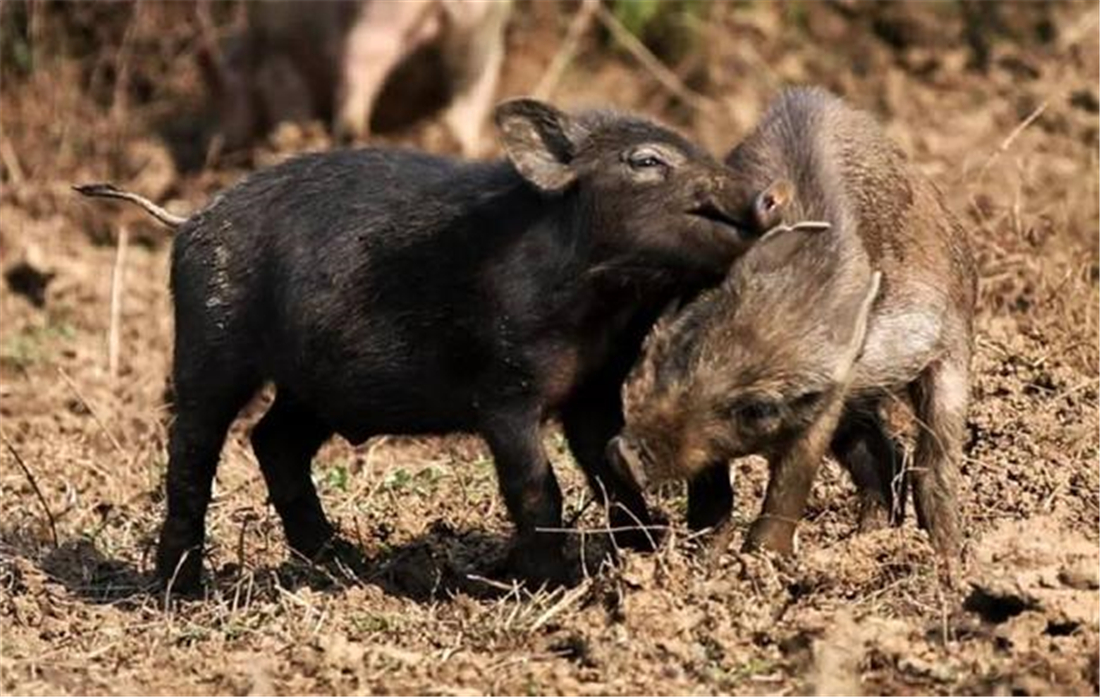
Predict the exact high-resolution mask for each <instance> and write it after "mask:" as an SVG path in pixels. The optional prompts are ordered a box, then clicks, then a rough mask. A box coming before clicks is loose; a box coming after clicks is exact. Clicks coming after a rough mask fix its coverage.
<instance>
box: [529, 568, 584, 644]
mask: <svg viewBox="0 0 1100 697" xmlns="http://www.w3.org/2000/svg"><path fill="white" fill-rule="evenodd" d="M591 586H592V581H591V580H585V581H584V583H582V584H581V585H579V586H577V587H576V588H573V589H572V590H570V591H569V592H568V593H566V594H564V595H563V596H562V597H561V600H559V601H558V602H556V603H554V604H553V606H551V607H550V608H549V609H547V610H546V612H544V613H542V614H541V615H539V617H538V619H536V620H535V621H534V622H532V623H531V628H530V630H529V631H531V632H537V631H538V630H539V627H541V626H543V625H544V624H546V623H547V622H549V621H550V620H551V619H553V618H554V616H555V615H557V614H558V613H560V612H561V611H562V610H564V609H565V608H567V607H569V606H570V605H572V604H573V603H575V602H577V601H578V600H580V599H581V598H583V597H584V596H585V595H586V594H587V593H588V589H589V588H590V587H591Z"/></svg>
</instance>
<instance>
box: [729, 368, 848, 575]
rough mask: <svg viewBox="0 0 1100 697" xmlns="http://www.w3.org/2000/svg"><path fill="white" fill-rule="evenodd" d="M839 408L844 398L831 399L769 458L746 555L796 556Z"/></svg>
mask: <svg viewBox="0 0 1100 697" xmlns="http://www.w3.org/2000/svg"><path fill="white" fill-rule="evenodd" d="M838 392H841V391H840V390H838ZM842 406H843V395H842V394H836V395H834V396H833V398H832V402H831V403H830V405H829V406H828V407H827V408H826V409H825V411H823V412H822V413H821V415H820V416H819V417H818V419H817V421H815V422H814V424H813V425H812V426H810V428H809V429H807V430H806V432H805V433H804V434H802V435H801V436H800V437H799V438H798V439H797V440H795V441H794V442H793V443H792V444H791V445H790V446H789V447H787V448H786V449H784V450H782V451H780V452H779V453H777V454H775V455H773V456H772V457H771V458H769V465H770V469H771V475H770V476H769V477H768V488H767V491H766V492H765V494H764V507H763V510H762V511H761V513H760V516H759V517H758V518H757V519H756V520H755V521H753V524H752V526H751V527H750V528H749V532H748V535H747V536H746V537H745V544H744V549H745V551H747V552H751V551H756V550H762V549H767V550H771V551H773V552H777V553H779V554H783V555H790V554H794V553H795V551H796V550H795V532H796V528H797V527H798V522H799V521H800V520H801V519H802V514H803V512H804V510H805V508H806V500H807V499H808V498H809V496H810V488H811V487H812V486H813V483H814V477H815V476H816V475H817V468H818V466H819V465H820V464H821V459H822V458H823V457H824V456H825V452H826V451H827V450H828V448H829V442H830V440H831V438H832V435H833V432H834V431H835V430H836V426H837V422H838V421H839V418H840V412H841V408H842Z"/></svg>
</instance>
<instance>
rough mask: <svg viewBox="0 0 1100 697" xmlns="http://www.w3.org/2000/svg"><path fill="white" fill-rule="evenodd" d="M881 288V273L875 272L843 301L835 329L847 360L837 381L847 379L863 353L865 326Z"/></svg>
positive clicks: (867, 323)
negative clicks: (839, 333) (839, 334)
mask: <svg viewBox="0 0 1100 697" xmlns="http://www.w3.org/2000/svg"><path fill="white" fill-rule="evenodd" d="M881 287H882V272H880V271H875V272H873V273H872V274H871V277H870V279H869V280H868V282H867V284H866V285H864V286H863V287H862V288H861V289H859V290H857V291H854V292H852V293H851V294H850V295H849V296H848V298H846V299H845V301H844V307H843V308H842V311H841V313H840V316H839V317H838V318H837V329H838V330H839V331H840V332H841V333H842V335H841V336H839V337H838V338H839V339H840V340H841V341H842V342H843V346H844V349H845V355H846V358H847V360H846V361H845V365H844V368H843V373H844V374H843V375H838V376H837V379H838V380H845V379H847V377H848V374H849V372H850V371H851V368H852V366H853V365H854V364H855V362H856V360H857V359H858V358H859V355H860V353H862V351H863V343H864V341H865V340H866V339H867V326H868V325H869V324H870V321H871V308H872V307H874V304H875V300H876V299H877V298H878V295H879V291H880V289H881Z"/></svg>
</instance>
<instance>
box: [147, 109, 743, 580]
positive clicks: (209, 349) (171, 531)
mask: <svg viewBox="0 0 1100 697" xmlns="http://www.w3.org/2000/svg"><path fill="white" fill-rule="evenodd" d="M496 119H497V123H498V126H499V128H500V130H501V133H502V141H503V144H504V146H505V150H506V151H507V152H508V154H509V159H508V160H503V161H498V162H491V163H464V162H460V161H455V160H451V159H447V158H442V157H435V156H431V155H427V154H422V153H417V152H412V151H400V150H386V149H365V150H357V151H342V152H332V153H324V154H314V155H306V156H302V157H298V158H296V159H292V160H290V161H288V162H285V163H283V164H281V165H278V166H276V167H274V168H272V169H269V170H267V171H263V172H259V173H257V174H255V175H253V176H251V177H250V178H248V179H246V180H245V181H243V182H242V183H240V184H239V185H237V186H235V187H234V188H232V189H230V190H228V191H226V192H225V193H223V194H222V195H220V196H218V197H217V198H216V199H215V200H214V201H213V202H212V203H211V204H210V205H209V206H208V207H207V208H205V209H204V210H201V211H199V212H198V213H196V214H195V215H194V216H192V217H191V218H190V219H189V220H187V221H186V222H185V223H184V224H183V225H182V226H181V227H180V228H179V230H178V233H177V236H176V239H175V245H174V248H173V254H172V291H173V296H174V302H175V318H176V344H175V358H174V375H173V377H174V382H175V390H176V403H175V407H176V419H175V422H174V425H173V428H172V433H171V443H170V453H169V455H170V458H169V460H170V462H169V468H168V482H167V490H168V514H167V519H166V521H165V524H164V529H163V532H162V535H161V540H160V547H159V550H158V556H157V570H158V573H159V575H160V576H161V577H162V578H163V579H166V580H173V584H174V587H176V588H187V587H194V586H195V585H197V583H198V581H199V577H200V570H201V550H202V544H203V536H204V518H205V513H206V508H207V505H208V502H209V498H210V485H211V480H212V478H213V475H214V471H215V468H216V466H217V462H218V457H219V453H220V450H221V447H222V443H223V440H224V437H225V433H226V430H227V429H228V427H229V425H230V423H231V422H232V421H233V420H234V418H235V417H236V415H237V412H238V411H239V409H240V408H241V407H242V406H243V405H244V404H245V403H246V402H247V401H248V400H249V399H250V398H251V397H252V396H253V395H254V394H255V393H256V391H257V390H258V389H259V388H260V387H261V386H262V385H263V384H265V383H267V382H270V383H274V385H275V387H276V397H275V402H274V404H273V406H272V407H271V409H270V410H269V411H268V412H267V414H266V415H265V416H264V417H263V419H262V420H261V421H260V423H259V424H258V425H257V427H256V429H255V430H254V432H253V434H252V442H253V446H254V450H255V452H256V455H257V457H258V459H259V461H260V466H261V468H262V470H263V475H264V478H265V480H266V482H267V485H268V489H269V492H270V496H271V500H272V502H273V503H274V505H275V507H276V509H277V511H278V513H279V515H280V516H281V518H282V520H283V522H284V527H285V530H286V533H287V537H288V541H289V543H290V545H291V546H292V547H293V548H294V549H295V550H296V551H298V552H299V553H301V554H304V555H306V556H308V557H316V556H318V555H319V554H321V553H322V552H326V551H331V550H332V549H334V548H336V549H339V546H338V545H339V544H340V543H339V540H338V538H336V536H335V531H334V528H333V527H332V526H331V525H330V523H329V522H328V521H327V519H326V517H325V515H324V512H323V510H322V507H321V504H320V501H319V500H318V497H317V492H316V490H315V488H314V486H313V484H312V482H311V480H310V462H311V458H312V456H313V455H314V453H315V452H316V450H317V449H318V448H319V447H320V445H321V444H322V443H323V442H324V441H325V440H327V439H328V438H329V437H330V436H331V435H333V434H339V435H341V436H343V437H345V438H347V439H348V440H350V441H351V442H353V443H358V442H361V441H363V440H365V439H367V438H370V437H371V436H375V435H378V434H394V433H400V434H425V433H446V432H452V431H469V432H475V433H479V434H481V435H482V436H483V437H484V438H485V439H486V441H487V442H488V445H489V447H490V448H491V450H492V454H493V457H494V460H495V463H496V467H497V472H498V476H499V480H500V486H501V490H502V493H503V495H504V499H505V501H506V503H507V506H508V510H509V512H510V514H511V517H512V519H513V520H514V522H515V524H516V527H517V535H518V540H517V545H516V548H515V550H514V553H513V557H512V561H513V563H514V567H515V570H516V571H518V572H519V573H520V574H522V575H525V576H529V577H537V578H545V577H560V575H561V573H562V568H561V563H562V558H561V544H560V541H561V538H560V536H554V535H551V534H545V533H539V532H538V529H541V528H557V527H560V526H561V493H560V490H559V488H558V485H557V482H556V480H555V478H554V475H553V473H552V471H551V469H550V466H549V463H548V461H547V458H546V455H545V453H544V452H543V449H542V445H541V442H540V437H539V426H540V423H541V422H542V421H543V420H545V419H546V418H548V417H550V416H551V415H555V414H556V415H558V416H559V417H560V419H561V422H562V426H563V430H564V433H565V436H566V438H567V440H568V442H569V444H570V446H571V449H572V450H573V453H574V455H575V457H576V459H577V461H578V462H579V464H580V465H581V467H582V468H583V469H584V471H585V473H586V475H587V477H588V479H589V481H590V483H592V485H593V487H594V489H595V490H596V491H597V492H606V493H607V495H608V496H609V498H610V499H611V501H610V503H611V504H612V517H613V521H612V523H613V524H614V525H625V524H633V523H636V522H640V523H646V522H648V521H649V516H648V514H647V511H646V507H645V503H644V501H643V499H642V496H641V493H640V491H639V490H638V489H637V487H635V486H633V485H632V484H631V483H629V482H627V481H625V480H623V479H622V478H621V477H620V476H618V475H617V474H615V473H614V472H613V471H612V470H611V469H610V467H609V465H608V463H607V461H606V458H605V454H604V449H605V445H606V443H607V441H608V440H609V439H610V437H611V436H613V435H614V434H615V433H617V432H618V431H619V429H620V428H621V427H622V409H621V403H620V394H619V392H620V386H621V384H622V381H623V379H624V378H625V375H626V373H627V372H628V371H629V369H630V366H631V365H632V364H633V362H634V360H635V358H636V357H637V354H638V351H639V347H640V344H641V341H642V339H643V337H644V335H645V333H646V332H647V330H648V329H649V327H650V325H651V324H652V322H653V321H654V320H655V318H656V316H657V314H658V313H659V311H660V308H661V307H662V305H663V304H665V303H666V302H667V301H668V300H669V299H671V298H672V297H675V296H677V295H679V294H683V293H691V292H694V291H696V290H698V289H699V288H701V287H703V286H707V285H712V284H715V283H717V282H718V281H719V280H720V279H721V276H722V274H723V273H724V271H725V270H726V269H727V268H728V265H729V262H730V261H731V260H732V259H733V258H734V257H735V256H736V255H738V254H739V253H740V252H741V251H742V250H743V248H744V246H745V244H746V240H745V239H743V237H744V234H743V233H742V232H741V231H740V230H738V229H737V228H736V227H734V226H733V225H732V224H731V223H732V221H731V220H730V219H729V217H728V216H725V214H724V213H723V206H724V198H723V197H724V195H725V192H726V191H727V190H728V184H729V182H728V181H727V179H728V178H729V172H728V170H727V169H726V168H725V167H724V166H723V165H721V164H720V163H719V162H717V161H715V160H713V159H712V158H711V157H710V156H708V155H706V154H705V153H704V152H702V151H701V150H699V149H698V148H696V147H695V146H694V145H692V144H691V143H689V142H687V141H686V140H684V139H683V138H681V137H680V136H678V135H676V134H674V133H672V132H670V131H668V130H666V129H664V128H661V127H659V126H656V125H654V124H652V123H650V122H648V121H645V120H642V119H639V118H634V117H627V116H621V115H616V114H608V113H594V114H588V115H583V116H580V117H570V116H568V115H566V114H563V113H561V112H558V111H557V110H555V109H553V108H551V107H549V106H547V105H544V104H541V103H538V102H534V101H532V100H515V101H513V102H507V103H505V104H503V105H501V106H500V107H498V109H497V115H496ZM644 537H645V536H644V535H642V536H640V537H635V538H632V539H631V538H629V537H627V538H624V539H623V540H621V541H622V542H624V543H627V544H630V543H635V544H636V543H638V542H639V539H644ZM334 545H335V547H334Z"/></svg>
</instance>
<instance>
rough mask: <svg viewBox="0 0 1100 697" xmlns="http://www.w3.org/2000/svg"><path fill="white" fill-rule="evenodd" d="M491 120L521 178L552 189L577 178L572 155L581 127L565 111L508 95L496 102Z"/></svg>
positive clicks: (563, 185) (565, 187)
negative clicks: (508, 97)
mask: <svg viewBox="0 0 1100 697" xmlns="http://www.w3.org/2000/svg"><path fill="white" fill-rule="evenodd" d="M493 120H494V121H495V122H496V125H497V129H498V130H499V131H500V144H501V145H502V146H503V147H504V152H505V153H506V154H507V155H508V159H509V160H511V161H512V164H513V165H514V166H515V168H516V170H517V171H518V172H519V173H520V176H522V177H523V178H524V179H526V180H527V181H529V182H531V183H532V184H534V185H535V186H536V187H538V188H539V189H541V190H542V191H545V192H548V193H556V192H560V191H564V190H565V189H567V188H568V187H569V185H570V184H572V183H573V181H574V180H575V179H576V178H577V172H576V170H575V169H574V168H573V158H574V156H575V155H576V153H577V145H578V141H579V139H580V137H581V136H582V133H583V131H582V129H581V128H580V127H579V126H578V125H577V124H576V123H575V122H574V121H573V119H572V118H570V117H569V115H568V114H565V113H563V112H561V111H559V110H558V109H555V108H554V107H552V106H550V105H549V104H546V103H545V102H540V101H538V100H536V99H510V100H508V101H506V102H501V103H500V104H498V105H497V108H496V110H495V111H494V112H493Z"/></svg>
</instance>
